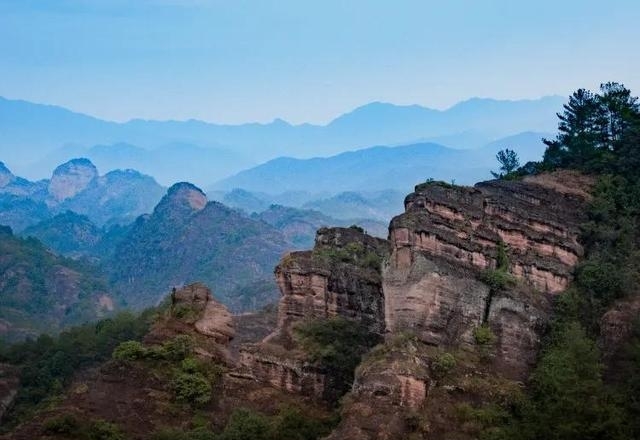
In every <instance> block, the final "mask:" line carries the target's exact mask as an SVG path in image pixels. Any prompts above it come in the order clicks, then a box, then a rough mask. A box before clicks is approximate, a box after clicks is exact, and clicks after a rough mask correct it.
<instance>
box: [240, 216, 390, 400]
mask: <svg viewBox="0 0 640 440" xmlns="http://www.w3.org/2000/svg"><path fill="white" fill-rule="evenodd" d="M387 255H388V245H387V242H386V241H385V240H382V239H379V238H375V237H371V236H369V235H367V234H365V233H364V232H363V231H362V230H360V229H357V228H322V229H320V230H318V232H317V234H316V241H315V246H314V249H313V250H312V251H304V252H292V253H289V254H287V255H285V256H284V257H283V259H282V260H281V261H280V264H279V265H278V266H277V267H276V269H275V276H276V280H277V282H278V287H279V288H280V293H281V298H280V302H279V305H278V325H277V328H276V330H275V331H274V332H273V333H272V334H271V335H269V336H268V337H267V338H266V339H265V340H264V341H263V342H262V343H260V344H253V345H252V344H249V345H245V346H243V347H242V348H241V349H240V358H239V361H240V367H241V369H242V370H243V371H245V374H247V375H248V376H250V377H253V378H254V379H255V380H258V381H261V382H265V383H269V384H271V385H272V386H275V387H277V388H280V389H285V390H287V391H291V392H296V393H301V394H303V395H310V396H315V397H316V398H322V397H323V396H326V393H327V392H328V389H327V378H326V375H325V372H324V371H322V369H320V368H318V367H317V366H315V365H313V364H312V363H310V362H309V361H308V359H307V358H306V356H305V353H304V352H303V351H302V350H300V348H299V347H298V346H297V344H296V341H295V337H294V334H293V329H294V328H295V326H296V324H297V323H299V322H302V321H309V320H313V319H328V318H332V317H336V316H340V317H343V318H346V319H351V320H356V321H359V322H361V323H362V324H364V325H365V326H366V327H367V328H368V329H369V330H370V331H372V332H374V333H382V332H383V331H384V296H383V293H382V278H381V273H380V267H381V263H382V261H383V259H384V258H386V256H387Z"/></svg>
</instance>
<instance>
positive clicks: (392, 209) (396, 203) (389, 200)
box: [304, 190, 405, 238]
mask: <svg viewBox="0 0 640 440" xmlns="http://www.w3.org/2000/svg"><path fill="white" fill-rule="evenodd" d="M404 197H405V194H403V193H401V192H400V191H394V190H385V191H378V192H369V193H357V192H342V193H339V194H336V195H335V196H332V197H328V198H326V199H319V200H312V201H309V202H307V203H305V204H304V207H305V208H307V209H315V210H317V211H320V212H322V213H324V214H327V215H330V216H332V217H335V218H338V219H354V218H361V219H373V220H377V221H381V222H384V223H385V224H386V226H388V223H389V221H391V218H392V217H394V216H396V215H398V213H399V212H402V210H403V209H404ZM347 226H349V225H347ZM386 226H385V229H386ZM370 233H371V232H370ZM373 235H376V234H373ZM385 238H386V234H385Z"/></svg>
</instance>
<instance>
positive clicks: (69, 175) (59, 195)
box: [49, 158, 98, 203]
mask: <svg viewBox="0 0 640 440" xmlns="http://www.w3.org/2000/svg"><path fill="white" fill-rule="evenodd" d="M97 177H98V170H97V169H96V167H95V165H94V164H93V163H91V161H90V160H89V159H84V158H81V159H72V160H70V161H69V162H66V163H64V164H62V165H60V166H59V167H57V168H56V169H55V170H54V171H53V176H52V177H51V180H50V181H49V194H50V196H51V197H52V199H53V201H54V202H56V203H57V202H60V201H62V200H65V199H69V198H71V197H73V196H75V195H76V194H78V193H79V192H81V191H83V190H84V189H86V188H87V187H88V186H89V184H90V183H91V182H92V181H93V180H94V179H96V178H97Z"/></svg>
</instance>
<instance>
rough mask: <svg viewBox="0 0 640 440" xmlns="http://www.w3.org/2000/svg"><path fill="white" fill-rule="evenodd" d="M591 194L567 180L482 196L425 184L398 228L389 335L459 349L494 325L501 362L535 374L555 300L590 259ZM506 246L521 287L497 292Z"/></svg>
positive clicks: (500, 188) (501, 187) (535, 181)
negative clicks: (486, 278)
mask: <svg viewBox="0 0 640 440" xmlns="http://www.w3.org/2000/svg"><path fill="white" fill-rule="evenodd" d="M584 188H588V181H584V180H583V179H582V178H581V177H579V176H577V175H573V174H567V173H562V174H552V175H545V176H543V177H532V178H528V179H526V180H525V181H518V182H515V181H513V182H509V181H490V182H483V183H480V184H478V185H476V186H475V187H473V188H469V187H456V186H451V185H447V184H442V183H435V182H434V183H426V184H421V185H418V186H417V187H416V190H415V192H414V193H412V194H410V195H409V196H407V198H406V200H405V206H406V212H405V213H404V214H402V215H400V216H398V217H396V218H394V219H393V220H392V222H391V225H390V229H389V230H390V232H389V234H390V240H391V247H392V252H391V257H390V260H389V264H388V266H387V267H386V268H385V272H384V293H385V320H386V328H387V331H389V332H391V333H396V332H401V331H411V332H415V333H416V334H417V335H418V337H419V338H420V339H421V340H422V341H423V342H425V343H427V344H433V345H438V346H440V345H443V346H451V345H459V344H473V343H474V337H473V331H474V329H475V328H477V327H478V326H480V325H481V324H483V323H488V324H489V325H490V327H491V329H492V330H493V332H494V333H495V334H496V336H497V337H498V342H497V346H498V353H500V355H499V356H498V357H497V358H498V360H499V361H501V362H503V363H505V365H507V366H509V368H511V369H512V370H513V372H512V373H513V375H515V376H519V375H520V376H521V375H523V374H525V373H526V371H527V368H528V366H529V364H530V363H531V362H533V361H534V359H535V353H536V349H537V345H538V342H539V336H538V334H539V332H540V330H541V329H542V327H543V326H544V323H545V322H546V320H547V316H548V313H549V301H548V297H547V295H545V294H554V293H558V292H560V291H562V290H563V289H564V288H565V287H566V286H567V285H568V284H569V282H570V281H571V274H572V270H573V267H574V266H575V264H576V263H577V261H578V259H579V258H580V256H581V255H582V247H581V246H580V244H579V243H578V234H579V225H580V223H581V222H582V221H584V217H583V213H584V212H585V209H584V208H585V206H586V203H587V200H588V195H587V194H586V193H583V192H581V191H583V190H584ZM501 247H502V248H503V249H504V250H505V253H506V255H507V258H508V268H507V270H508V272H509V273H510V274H511V275H512V276H514V277H515V279H516V280H517V281H518V283H517V286H516V287H513V288H509V289H498V290H495V289H491V288H490V286H489V285H488V284H485V283H484V282H483V281H481V280H482V279H483V273H484V274H487V273H488V272H487V271H491V270H494V269H495V268H496V266H497V260H498V254H499V252H500V248H501Z"/></svg>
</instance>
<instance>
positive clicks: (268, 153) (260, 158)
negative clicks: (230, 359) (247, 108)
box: [0, 96, 564, 186]
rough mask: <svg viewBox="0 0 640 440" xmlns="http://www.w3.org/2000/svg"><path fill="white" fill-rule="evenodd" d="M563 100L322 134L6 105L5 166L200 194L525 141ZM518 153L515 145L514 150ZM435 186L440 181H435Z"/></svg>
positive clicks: (309, 128) (486, 103) (0, 151)
mask: <svg viewBox="0 0 640 440" xmlns="http://www.w3.org/2000/svg"><path fill="white" fill-rule="evenodd" d="M563 101H564V99H563V98H561V97H557V96H550V97H544V98H540V99H537V100H520V101H499V100H493V99H470V100H468V101H464V102H461V103H459V104H457V105H455V106H453V107H451V108H449V109H447V110H444V111H440V110H433V109H429V108H425V107H421V106H418V105H411V106H397V105H393V104H385V103H371V104H367V105H364V106H362V107H359V108H357V109H355V110H353V111H351V112H349V113H346V114H344V115H342V116H339V117H338V118H336V119H334V120H333V121H331V122H330V123H329V124H327V125H324V126H320V125H312V124H301V125H291V124H289V123H287V122H285V121H282V120H279V119H276V120H274V121H273V122H271V123H269V124H258V123H248V124H242V125H218V124H213V123H206V122H202V121H196V120H189V121H145V120H132V121H129V122H126V123H115V122H109V121H104V120H100V119H97V118H93V117H91V116H87V115H84V114H80V113H74V112H72V111H69V110H67V109H64V108H61V107H56V106H49V105H41V104H34V103H30V102H26V101H17V100H8V99H4V98H0V132H1V133H2V136H1V137H0V157H2V159H3V160H4V162H5V163H7V165H8V166H9V167H10V168H11V169H12V170H15V171H16V173H17V174H19V175H22V176H25V177H28V178H30V179H39V178H43V177H45V176H46V175H47V174H48V173H49V170H50V167H51V163H61V162H64V161H66V160H69V159H71V158H74V157H87V158H89V159H91V160H92V161H93V162H94V163H95V164H96V165H97V166H98V167H100V168H101V169H117V168H135V169H137V170H139V171H140V172H142V173H145V174H149V175H152V176H154V177H155V178H156V179H157V180H158V181H159V182H160V183H162V184H164V185H170V184H172V183H174V182H176V181H183V180H185V181H191V182H194V183H196V184H198V185H201V186H209V185H211V184H213V183H214V182H216V181H218V180H220V179H223V178H225V177H229V176H231V175H233V174H234V173H237V172H239V171H241V170H242V169H246V168H248V167H249V166H251V165H259V164H260V163H262V162H265V161H268V160H271V159H275V158H277V157H280V156H289V157H294V158H310V157H317V156H321V157H324V156H330V155H336V154H339V153H342V152H344V151H348V150H354V149H358V148H365V147H370V146H372V145H387V146H389V145H392V146H394V145H402V144H416V143H424V142H428V141H430V142H438V143H441V144H444V145H446V146H449V147H454V148H478V147H481V146H483V145H486V144H488V143H490V142H493V141H496V140H497V139H500V138H504V137H507V136H513V135H517V134H520V133H523V132H541V133H547V132H550V131H551V130H552V129H553V127H554V125H555V117H554V114H555V112H556V111H559V110H560V109H561V105H562V103H563ZM514 147H515V146H514ZM434 177H435V176H434Z"/></svg>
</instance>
